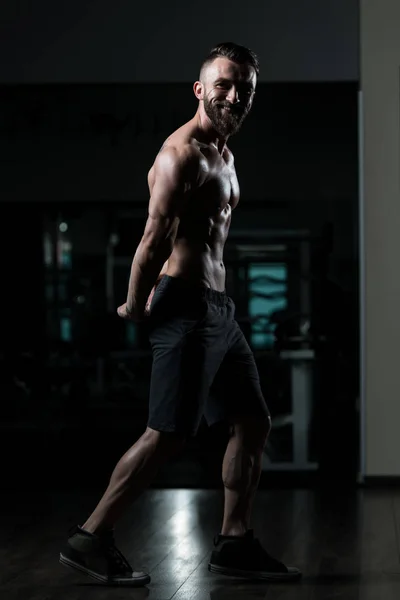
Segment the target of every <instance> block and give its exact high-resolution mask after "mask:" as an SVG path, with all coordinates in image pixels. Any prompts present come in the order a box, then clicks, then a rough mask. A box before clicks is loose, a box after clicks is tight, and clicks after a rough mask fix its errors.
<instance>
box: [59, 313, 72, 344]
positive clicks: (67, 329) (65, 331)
mask: <svg viewBox="0 0 400 600" xmlns="http://www.w3.org/2000/svg"><path fill="white" fill-rule="evenodd" d="M60 335H61V339H62V341H63V342H70V341H71V340H72V327H71V319H70V318H69V317H62V318H61V320H60Z"/></svg>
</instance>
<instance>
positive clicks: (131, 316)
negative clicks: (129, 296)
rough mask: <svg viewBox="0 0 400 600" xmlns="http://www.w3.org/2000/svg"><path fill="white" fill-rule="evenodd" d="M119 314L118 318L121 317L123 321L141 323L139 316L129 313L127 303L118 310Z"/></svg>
mask: <svg viewBox="0 0 400 600" xmlns="http://www.w3.org/2000/svg"><path fill="white" fill-rule="evenodd" d="M117 313H118V316H119V317H121V319H125V320H126V321H135V322H138V321H140V319H138V317H137V315H136V314H135V313H134V312H130V311H128V306H127V304H126V302H125V303H124V304H122V306H119V307H118V308H117Z"/></svg>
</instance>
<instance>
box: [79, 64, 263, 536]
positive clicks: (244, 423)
mask: <svg viewBox="0 0 400 600" xmlns="http://www.w3.org/2000/svg"><path fill="white" fill-rule="evenodd" d="M255 87H256V73H255V71H254V69H253V68H252V67H250V66H246V65H238V64H236V63H234V62H232V61H230V60H228V59H226V58H217V59H215V60H214V61H213V62H212V63H211V65H209V66H208V67H207V68H206V69H205V71H204V72H203V73H202V75H201V81H196V82H195V83H194V87H193V90H194V94H195V96H196V98H197V99H198V100H199V105H198V110H197V112H196V114H195V115H194V117H193V118H192V119H191V120H190V121H188V122H187V123H185V124H184V125H183V126H182V127H180V128H179V129H178V130H177V131H175V132H174V133H173V134H172V135H171V136H170V137H169V138H168V139H167V140H166V142H165V144H164V145H163V147H162V149H161V150H160V152H159V153H158V155H157V157H156V159H155V162H154V164H153V166H152V168H151V169H150V172H149V174H148V184H149V190H150V202H149V212H148V218H147V222H146V226H145V230H144V233H143V237H142V240H141V242H140V244H139V246H138V248H137V250H136V253H135V256H134V259H133V262H132V268H131V274H130V281H129V289H128V295H127V300H126V302H125V303H124V304H123V305H122V306H120V307H119V308H118V314H119V315H120V316H121V317H122V318H124V319H134V320H137V321H140V320H142V319H143V317H144V315H145V310H146V304H147V306H148V305H149V301H151V297H152V294H153V293H154V289H155V287H156V285H157V281H159V280H160V278H161V277H162V276H163V275H164V274H168V275H171V276H173V277H181V278H184V279H186V280H188V281H190V282H192V283H193V284H197V285H204V286H208V287H210V288H212V289H215V290H218V291H223V290H225V267H224V263H223V251H224V245H225V241H226V239H227V236H228V232H229V226H230V222H231V214H232V211H233V210H234V209H235V207H236V206H237V204H238V202H239V184H238V180H237V176H236V171H235V166H234V158H233V155H232V152H231V151H230V150H229V148H228V146H227V141H228V138H229V136H230V134H229V132H228V131H227V127H225V125H226V121H227V119H228V120H229V119H231V116H232V115H233V114H234V112H233V113H230V111H244V112H242V116H243V115H245V114H247V112H248V111H249V110H250V108H251V105H252V103H253V98H254V93H255ZM222 106H224V107H225V108H222ZM207 107H208V109H207ZM210 111H213V114H216V115H217V116H218V119H220V120H222V123H223V125H224V127H222V129H224V132H222V133H221V127H218V130H217V128H216V127H215V126H214V125H215V124H214V125H213V122H212V120H211V119H210V117H209V114H207V112H208V113H210ZM237 114H239V113H237ZM228 129H229V127H228ZM232 131H233V130H232ZM231 425H232V430H231V438H230V441H229V443H228V447H227V450H226V453H225V457H224V461H223V467H222V478H223V482H224V486H225V509H224V520H223V525H222V529H221V533H222V534H224V535H243V534H244V533H245V532H246V530H247V529H248V527H249V519H250V512H251V506H252V502H253V497H254V494H255V491H256V489H257V486H258V481H259V477H260V472H261V460H262V451H263V448H264V445H265V442H266V439H267V436H268V433H269V429H270V421H269V419H266V420H265V421H262V420H260V419H255V418H253V419H251V418H248V419H243V418H241V419H237V420H236V421H233V422H232V423H231ZM184 443H185V440H184V439H182V438H180V437H179V436H177V435H175V434H166V433H163V432H160V431H155V430H153V429H151V428H147V429H146V431H145V433H144V434H143V435H142V437H141V438H140V439H139V440H138V441H137V442H136V444H134V446H132V447H131V448H130V449H129V450H128V451H127V452H126V453H125V455H124V456H123V457H122V458H121V459H120V461H119V462H118V464H117V466H116V467H115V469H114V472H113V474H112V476H111V479H110V483H109V486H108V488H107V490H106V492H105V493H104V496H103V497H102V499H101V500H100V502H99V504H98V506H97V507H96V509H95V511H94V512H93V513H92V515H91V516H90V517H89V519H88V520H87V521H86V523H85V524H84V525H83V528H84V529H86V530H87V531H89V532H92V533H99V532H101V531H102V530H104V529H107V528H109V527H112V526H113V525H114V523H115V522H116V520H117V518H118V517H119V516H120V515H121V513H122V512H123V511H124V509H125V508H126V507H127V506H129V505H130V504H131V502H132V501H133V500H134V499H135V498H136V497H137V496H138V495H139V494H140V493H141V492H142V490H143V489H145V488H146V487H147V486H148V485H149V483H150V482H151V481H152V479H153V478H154V476H155V474H156V473H157V471H158V469H159V467H160V466H161V465H162V464H163V463H165V461H166V460H168V458H169V457H171V456H172V455H174V454H176V452H178V451H179V450H180V449H181V448H182V446H183V445H184Z"/></svg>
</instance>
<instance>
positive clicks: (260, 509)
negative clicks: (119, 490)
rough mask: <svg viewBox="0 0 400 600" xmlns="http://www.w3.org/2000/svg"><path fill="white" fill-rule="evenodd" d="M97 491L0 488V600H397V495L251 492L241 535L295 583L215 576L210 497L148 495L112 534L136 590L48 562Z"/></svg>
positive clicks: (202, 493) (214, 511)
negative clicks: (143, 574)
mask: <svg viewBox="0 0 400 600" xmlns="http://www.w3.org/2000/svg"><path fill="white" fill-rule="evenodd" d="M101 491H102V490H101V489H98V490H95V489H93V490H76V491H65V490H56V491H36V492H34V491H32V490H26V491H24V492H22V491H8V492H3V493H2V495H1V499H0V508H1V513H0V514H1V517H0V564H1V569H0V597H1V598H4V600H17V599H18V600H22V599H23V600H64V599H68V600H78V599H79V600H80V599H82V600H83V599H84V600H92V599H93V600H94V599H95V600H103V599H105V598H107V599H108V598H112V599H118V600H123V599H125V598H126V599H128V598H129V599H130V600H132V599H135V600H136V599H142V598H149V599H151V600H169V599H171V600H172V599H173V600H228V599H229V600H239V599H240V600H255V599H261V598H267V599H268V600H278V599H279V600H286V599H296V600H305V599H307V600H322V599H324V600H325V599H328V598H329V599H333V598H343V600H356V599H357V600H370V599H371V600H372V599H373V600H392V599H393V600H395V599H396V600H398V598H400V548H399V535H400V491H399V490H396V489H387V490H382V489H379V490H378V489H373V488H362V489H358V490H349V489H341V488H340V487H339V488H336V489H328V488H326V489H319V490H315V489H314V490H312V489H298V490H288V489H286V490H279V489H277V490H270V491H266V490H260V491H259V493H258V495H257V497H256V502H255V506H254V512H253V520H252V527H253V528H254V530H255V534H256V535H257V536H258V537H259V538H260V539H261V541H262V542H263V544H264V546H265V547H266V549H267V550H268V551H269V552H270V553H271V554H273V555H275V556H276V557H277V558H279V559H281V560H283V561H284V562H286V563H287V564H289V565H295V566H297V567H299V568H300V569H301V570H302V571H303V573H304V575H303V579H302V580H301V581H300V583H293V584H266V583H259V582H258V583H253V582H246V581H243V580H240V579H237V578H229V577H222V576H216V575H213V574H211V573H209V572H208V569H207V564H208V559H209V556H210V552H211V550H212V546H213V537H214V535H215V534H216V533H218V531H219V527H220V523H221V517H222V501H223V496H222V491H221V490H212V489H211V490H210V489H208V490H196V489H191V490H188V489H154V488H153V489H150V490H148V491H147V492H145V493H144V495H143V496H141V497H140V499H139V500H138V501H137V502H136V503H134V504H133V505H132V507H131V508H130V510H129V511H128V512H127V513H126V514H125V516H124V517H123V519H122V520H120V521H119V522H118V524H117V527H116V530H115V537H116V541H117V545H118V547H119V548H120V549H121V550H122V551H123V552H124V553H125V555H126V556H127V558H128V559H129V560H130V562H131V564H132V566H133V567H134V568H135V569H144V570H146V571H148V572H150V574H151V577H152V582H151V583H150V584H149V585H148V586H147V587H145V588H141V589H134V588H127V589H121V588H119V589H118V588H107V587H104V586H102V585H99V584H97V583H96V582H95V581H94V580H93V581H92V580H90V579H88V578H86V577H85V576H83V575H82V576H81V575H79V574H75V573H74V572H73V571H70V570H69V569H67V568H65V567H63V566H62V565H61V564H59V562H58V555H59V550H60V547H61V546H62V544H63V542H64V540H65V538H66V535H67V533H68V529H69V528H70V527H71V526H73V525H75V524H81V523H82V522H83V520H84V519H85V517H86V516H87V515H88V514H89V513H90V512H91V511H92V510H93V508H94V506H95V503H96V502H97V501H98V499H99V495H100V493H101Z"/></svg>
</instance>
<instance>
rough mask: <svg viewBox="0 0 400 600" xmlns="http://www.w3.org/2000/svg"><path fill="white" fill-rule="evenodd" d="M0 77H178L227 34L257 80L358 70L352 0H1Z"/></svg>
mask: <svg viewBox="0 0 400 600" xmlns="http://www.w3.org/2000/svg"><path fill="white" fill-rule="evenodd" d="M0 24H1V25H0V27H1V30H0V56H1V57H2V60H1V61H0V82H10V83H15V82H29V83H33V82H53V83H54V82H96V83H97V82H114V83H117V82H118V83H119V82H166V81H171V82H177V81H178V82H182V81H190V82H191V81H192V80H193V79H194V78H195V77H196V76H197V70H198V66H199V64H200V62H201V60H202V58H203V56H204V55H205V54H206V53H207V52H208V50H209V48H211V47H212V46H214V45H215V44H216V43H218V42H221V41H225V40H233V41H236V42H238V43H241V44H245V45H248V46H250V47H251V48H253V49H254V50H255V51H256V52H257V53H258V54H259V57H260V61H261V65H262V71H261V79H260V80H261V81H348V80H356V79H358V0H324V2H321V0H302V1H301V2H299V1H298V0H266V1H264V2H261V1H260V0H248V1H247V2H245V3H243V2H241V0H231V1H230V2H228V3H226V2H225V3H218V2H215V3H214V4H213V5H211V4H210V3H193V2H187V0H177V1H176V2H174V3H171V2H157V3H156V4H154V3H153V2H132V0H113V2H109V1H107V0H70V1H69V2H68V3H60V2H54V1H52V0H36V1H35V2H34V3H32V2H28V1H27V0H20V1H19V2H15V0H2V2H1V3H0Z"/></svg>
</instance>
